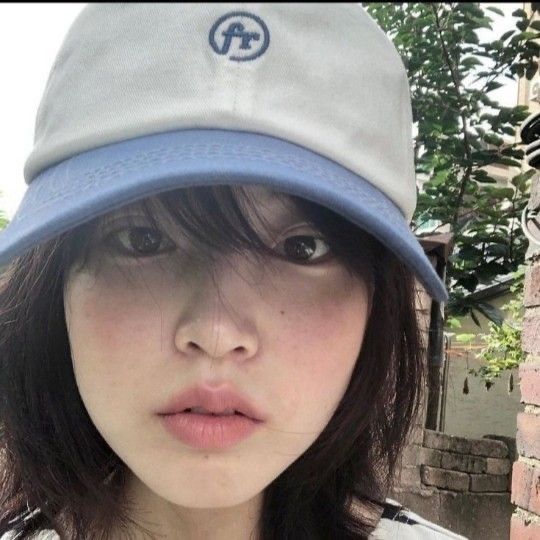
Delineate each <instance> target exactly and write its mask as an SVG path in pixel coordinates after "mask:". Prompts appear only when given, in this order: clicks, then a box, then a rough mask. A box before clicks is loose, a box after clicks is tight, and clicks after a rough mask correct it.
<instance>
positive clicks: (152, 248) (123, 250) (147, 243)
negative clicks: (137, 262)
mask: <svg viewBox="0 0 540 540" xmlns="http://www.w3.org/2000/svg"><path fill="white" fill-rule="evenodd" d="M164 239H165V236H164V235H163V234H162V233H161V232H160V231H159V230H158V229H154V228H152V227H125V228H122V229H117V230H115V231H112V232H110V233H109V234H107V235H106V237H105V240H104V242H105V244H107V245H108V246H110V247H112V248H113V249H114V250H116V251H117V252H118V253H120V254H121V255H126V256H131V257H135V258H147V257H153V256H156V255H160V254H162V253H168V252H171V251H174V249H175V244H174V243H173V242H171V241H170V240H168V244H166V245H167V246H168V247H167V249H165V250H164V249H161V250H160V249H159V248H160V246H161V245H162V244H163V243H164ZM171 248H172V249H171Z"/></svg>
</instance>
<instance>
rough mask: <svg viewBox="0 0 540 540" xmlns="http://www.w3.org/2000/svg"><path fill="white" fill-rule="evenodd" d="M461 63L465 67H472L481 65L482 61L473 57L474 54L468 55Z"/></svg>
mask: <svg viewBox="0 0 540 540" xmlns="http://www.w3.org/2000/svg"><path fill="white" fill-rule="evenodd" d="M461 64H462V65H463V66H466V67H472V66H483V65H484V64H483V62H481V61H480V60H478V58H475V57H474V56H469V57H467V58H464V59H463V60H462V61H461Z"/></svg>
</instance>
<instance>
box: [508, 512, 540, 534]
mask: <svg viewBox="0 0 540 540" xmlns="http://www.w3.org/2000/svg"><path fill="white" fill-rule="evenodd" d="M539 538H540V523H527V522H526V520H524V519H523V518H522V517H520V516H517V515H516V514H514V515H513V516H512V519H511V520H510V540H538V539H539Z"/></svg>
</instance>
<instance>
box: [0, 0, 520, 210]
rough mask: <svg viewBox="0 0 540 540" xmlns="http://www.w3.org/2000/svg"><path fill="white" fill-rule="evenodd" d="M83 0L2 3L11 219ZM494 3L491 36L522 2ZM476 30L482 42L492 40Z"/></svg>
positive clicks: (3, 175) (0, 91)
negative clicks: (43, 105)
mask: <svg viewBox="0 0 540 540" xmlns="http://www.w3.org/2000/svg"><path fill="white" fill-rule="evenodd" d="M85 5H86V3H65V4H64V3H0V67H1V72H2V80H3V81H4V82H3V83H2V84H1V85H0V117H1V118H2V122H1V124H0V148H1V149H2V151H1V162H0V209H1V210H2V211H4V212H5V215H6V216H7V218H8V219H11V218H12V217H13V215H14V214H15V211H16V209H17V207H18V205H19V203H20V201H21V199H22V197H23V195H24V192H25V191H26V187H27V186H26V184H25V182H24V176H23V169H24V164H25V162H26V159H27V158H28V155H29V154H30V152H31V150H32V146H33V138H34V123H35V118H36V113H37V109H38V106H39V103H40V101H41V97H42V94H43V90H44V88H45V83H46V80H47V78H48V76H49V71H50V68H51V66H52V64H53V62H54V59H55V58H56V55H57V53H58V51H59V49H60V46H61V44H62V41H63V39H64V36H65V34H66V32H67V31H68V29H69V27H70V26H71V24H72V22H73V20H74V19H75V17H76V16H77V15H78V14H79V12H80V11H81V9H82V8H83V7H84V6H85ZM482 5H485V6H488V5H491V6H497V7H499V8H500V9H502V10H503V11H504V12H505V17H504V18H503V17H497V16H496V15H493V18H494V19H495V23H494V25H493V34H495V35H500V34H501V33H503V32H504V31H505V30H506V29H510V28H512V27H513V21H514V19H513V17H511V15H510V14H511V13H512V11H514V10H515V9H518V8H520V7H522V6H523V3H521V2H510V3H482ZM490 34H491V32H490V31H489V30H487V29H486V30H481V31H480V32H479V38H480V41H484V40H488V39H490ZM507 81H508V84H506V85H505V86H504V87H503V88H501V89H499V90H497V91H495V92H493V93H492V94H490V96H492V98H493V99H496V100H498V101H499V102H500V103H501V104H502V105H505V106H512V105H515V103H516V100H517V83H512V81H509V80H508V79H507Z"/></svg>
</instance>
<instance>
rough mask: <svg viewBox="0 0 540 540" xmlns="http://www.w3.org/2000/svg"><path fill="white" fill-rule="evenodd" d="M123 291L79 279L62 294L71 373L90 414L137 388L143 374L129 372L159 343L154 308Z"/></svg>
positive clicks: (95, 281)
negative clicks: (152, 345)
mask: <svg viewBox="0 0 540 540" xmlns="http://www.w3.org/2000/svg"><path fill="white" fill-rule="evenodd" d="M127 292H128V291H127V289H126V287H125V286H124V287H119V286H117V285H114V284H111V283H104V282H100V281H99V280H96V279H95V278H89V277H87V276H84V275H82V276H80V277H78V278H77V279H76V280H75V281H74V282H73V286H72V287H70V288H69V289H68V290H67V291H66V296H65V301H66V304H65V308H66V323H67V325H68V329H69V331H68V334H69V341H70V346H71V352H72V360H73V369H74V373H75V378H76V381H77V385H78V387H79V390H80V393H81V396H82V398H83V400H84V401H85V403H86V405H87V408H88V409H89V410H91V409H93V408H96V407H99V408H101V407H107V403H110V400H111V399H113V398H115V399H116V400H118V397H119V396H120V395H122V394H126V393H127V392H128V391H129V390H128V389H129V388H137V387H138V385H139V381H138V379H142V380H144V374H141V373H140V372H139V371H138V370H135V369H133V366H134V365H140V362H139V363H137V362H136V360H137V358H139V359H140V358H141V355H143V356H147V355H148V357H150V358H151V357H152V355H150V351H148V350H147V349H148V348H149V344H151V343H156V339H157V340H158V343H159V338H160V332H161V324H160V314H159V309H157V308H156V306H155V305H153V306H152V305H151V303H150V302H147V301H146V300H145V299H144V296H139V295H137V294H133V293H134V291H133V290H131V293H130V294H127Z"/></svg>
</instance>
